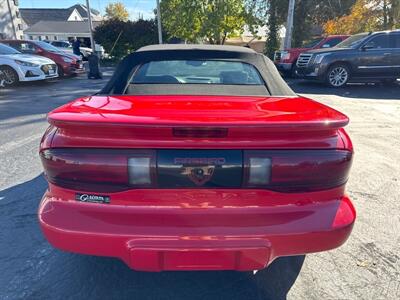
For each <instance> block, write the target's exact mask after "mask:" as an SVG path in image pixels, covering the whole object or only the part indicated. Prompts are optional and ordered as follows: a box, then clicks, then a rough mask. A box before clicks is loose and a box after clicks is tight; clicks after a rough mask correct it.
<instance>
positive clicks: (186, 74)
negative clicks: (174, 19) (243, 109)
mask: <svg viewBox="0 0 400 300" xmlns="http://www.w3.org/2000/svg"><path fill="white" fill-rule="evenodd" d="M131 83H133V84H135V83H139V84H140V83H141V84H152V83H158V84H223V85H236V84H238V85H263V84H264V82H263V80H262V79H261V76H260V75H259V73H258V71H257V70H256V68H255V67H254V66H252V65H250V64H248V63H243V62H239V61H222V60H163V61H151V62H148V63H145V64H143V65H141V66H140V67H139V69H138V71H137V72H136V73H135V75H134V77H133V79H132V81H131Z"/></svg>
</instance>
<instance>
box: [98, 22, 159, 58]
mask: <svg viewBox="0 0 400 300" xmlns="http://www.w3.org/2000/svg"><path fill="white" fill-rule="evenodd" d="M94 39H95V41H96V42H97V43H99V44H101V45H102V46H103V47H104V49H105V51H106V52H107V53H109V54H110V55H111V56H113V57H115V58H121V57H123V56H125V55H127V54H129V53H130V52H132V51H135V50H137V49H138V48H140V47H143V46H146V45H150V44H156V43H157V41H158V39H157V24H156V22H155V20H138V21H134V22H133V21H126V22H124V21H121V20H117V19H110V20H106V21H104V22H103V23H102V24H100V25H99V26H97V27H96V30H95V31H94Z"/></svg>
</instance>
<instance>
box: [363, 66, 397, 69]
mask: <svg viewBox="0 0 400 300" xmlns="http://www.w3.org/2000/svg"><path fill="white" fill-rule="evenodd" d="M357 68H358V69H379V68H400V65H395V66H358V67H357Z"/></svg>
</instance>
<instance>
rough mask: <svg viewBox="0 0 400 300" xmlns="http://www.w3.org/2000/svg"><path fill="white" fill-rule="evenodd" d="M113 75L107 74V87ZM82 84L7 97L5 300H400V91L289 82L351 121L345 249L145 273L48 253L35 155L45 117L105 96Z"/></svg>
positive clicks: (1, 239) (0, 152)
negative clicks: (223, 267) (249, 265)
mask: <svg viewBox="0 0 400 300" xmlns="http://www.w3.org/2000/svg"><path fill="white" fill-rule="evenodd" d="M110 74H111V70H106V71H105V75H106V78H105V80H106V79H107V78H108V77H109V76H110ZM105 80H99V81H89V80H87V79H85V78H84V77H77V78H70V79H64V80H56V81H53V82H47V83H36V84H28V85H22V86H19V87H17V88H14V89H2V90H0V225H1V231H0V245H1V247H0V266H1V270H2V272H1V273H0V287H1V288H0V299H13V300H14V299H88V298H90V299H132V298H134V299H189V298H190V299H230V300H232V299H286V298H287V299H399V298H400V250H399V243H400V214H399V211H400V199H399V198H400V196H399V195H400V182H399V180H400V171H399V167H400V150H399V149H400V118H399V115H400V86H394V87H382V86H374V85H369V86H365V85H360V86H357V85H353V86H348V87H346V88H343V89H328V88H326V87H323V86H320V85H317V84H313V83H304V82H300V81H291V82H290V85H291V86H292V87H293V89H294V90H295V91H296V92H298V93H300V94H303V95H306V96H308V97H310V98H313V99H316V100H318V101H321V102H323V103H325V104H327V105H330V106H332V107H334V108H336V109H338V110H340V111H342V112H344V113H346V114H347V115H348V116H349V117H350V119H351V123H350V125H349V126H348V132H349V134H350V136H351V137H352V140H353V143H354V146H355V151H356V156H355V161H354V164H353V168H352V172H351V178H350V181H349V183H348V186H347V187H348V189H347V190H348V193H349V194H350V196H351V198H352V199H353V202H354V204H355V206H356V209H357V212H358V219H357V222H356V225H355V227H354V230H353V233H352V235H351V236H350V238H349V240H348V241H347V243H346V244H345V245H344V246H342V247H341V248H339V249H336V250H332V251H328V252H323V253H317V254H311V255H307V256H298V257H287V258H281V259H278V260H276V261H275V262H274V263H273V264H272V265H271V266H270V267H269V268H268V269H266V270H262V271H260V272H258V273H256V274H252V273H239V272H163V273H143V272H135V271H132V270H130V269H129V268H127V267H126V266H125V265H124V264H123V263H122V262H120V261H119V260H116V259H111V258H98V257H90V256H84V255H77V254H70V253H64V252H61V251H58V250H55V249H53V248H52V247H50V246H49V245H48V244H47V242H46V241H45V240H44V238H43V236H42V234H41V232H40V230H39V228H38V224H37V220H36V209H37V206H38V202H39V200H40V197H41V195H42V194H43V192H44V190H45V189H46V183H45V181H44V179H43V177H42V175H41V165H40V162H39V159H38V155H37V150H38V144H39V140H40V137H41V135H42V133H43V132H44V130H45V128H46V127H47V125H46V120H45V114H46V113H47V112H48V111H50V110H51V109H53V108H55V107H57V106H59V105H62V104H64V103H66V102H68V101H70V100H72V99H73V98H75V97H78V96H83V95H87V94H90V93H93V92H95V91H97V90H98V89H99V88H100V87H101V86H102V85H103V84H104V82H105Z"/></svg>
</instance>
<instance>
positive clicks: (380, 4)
mask: <svg viewBox="0 0 400 300" xmlns="http://www.w3.org/2000/svg"><path fill="white" fill-rule="evenodd" d="M399 14H400V1H399V0H357V1H356V3H355V4H354V5H353V7H352V8H351V11H350V13H349V14H348V15H345V16H342V17H339V18H334V19H332V20H329V21H327V22H326V23H325V25H324V29H325V32H326V33H328V34H338V33H341V34H343V33H347V34H355V33H360V32H366V31H377V30H387V29H393V28H396V27H400V24H399V22H400V20H399Z"/></svg>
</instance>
